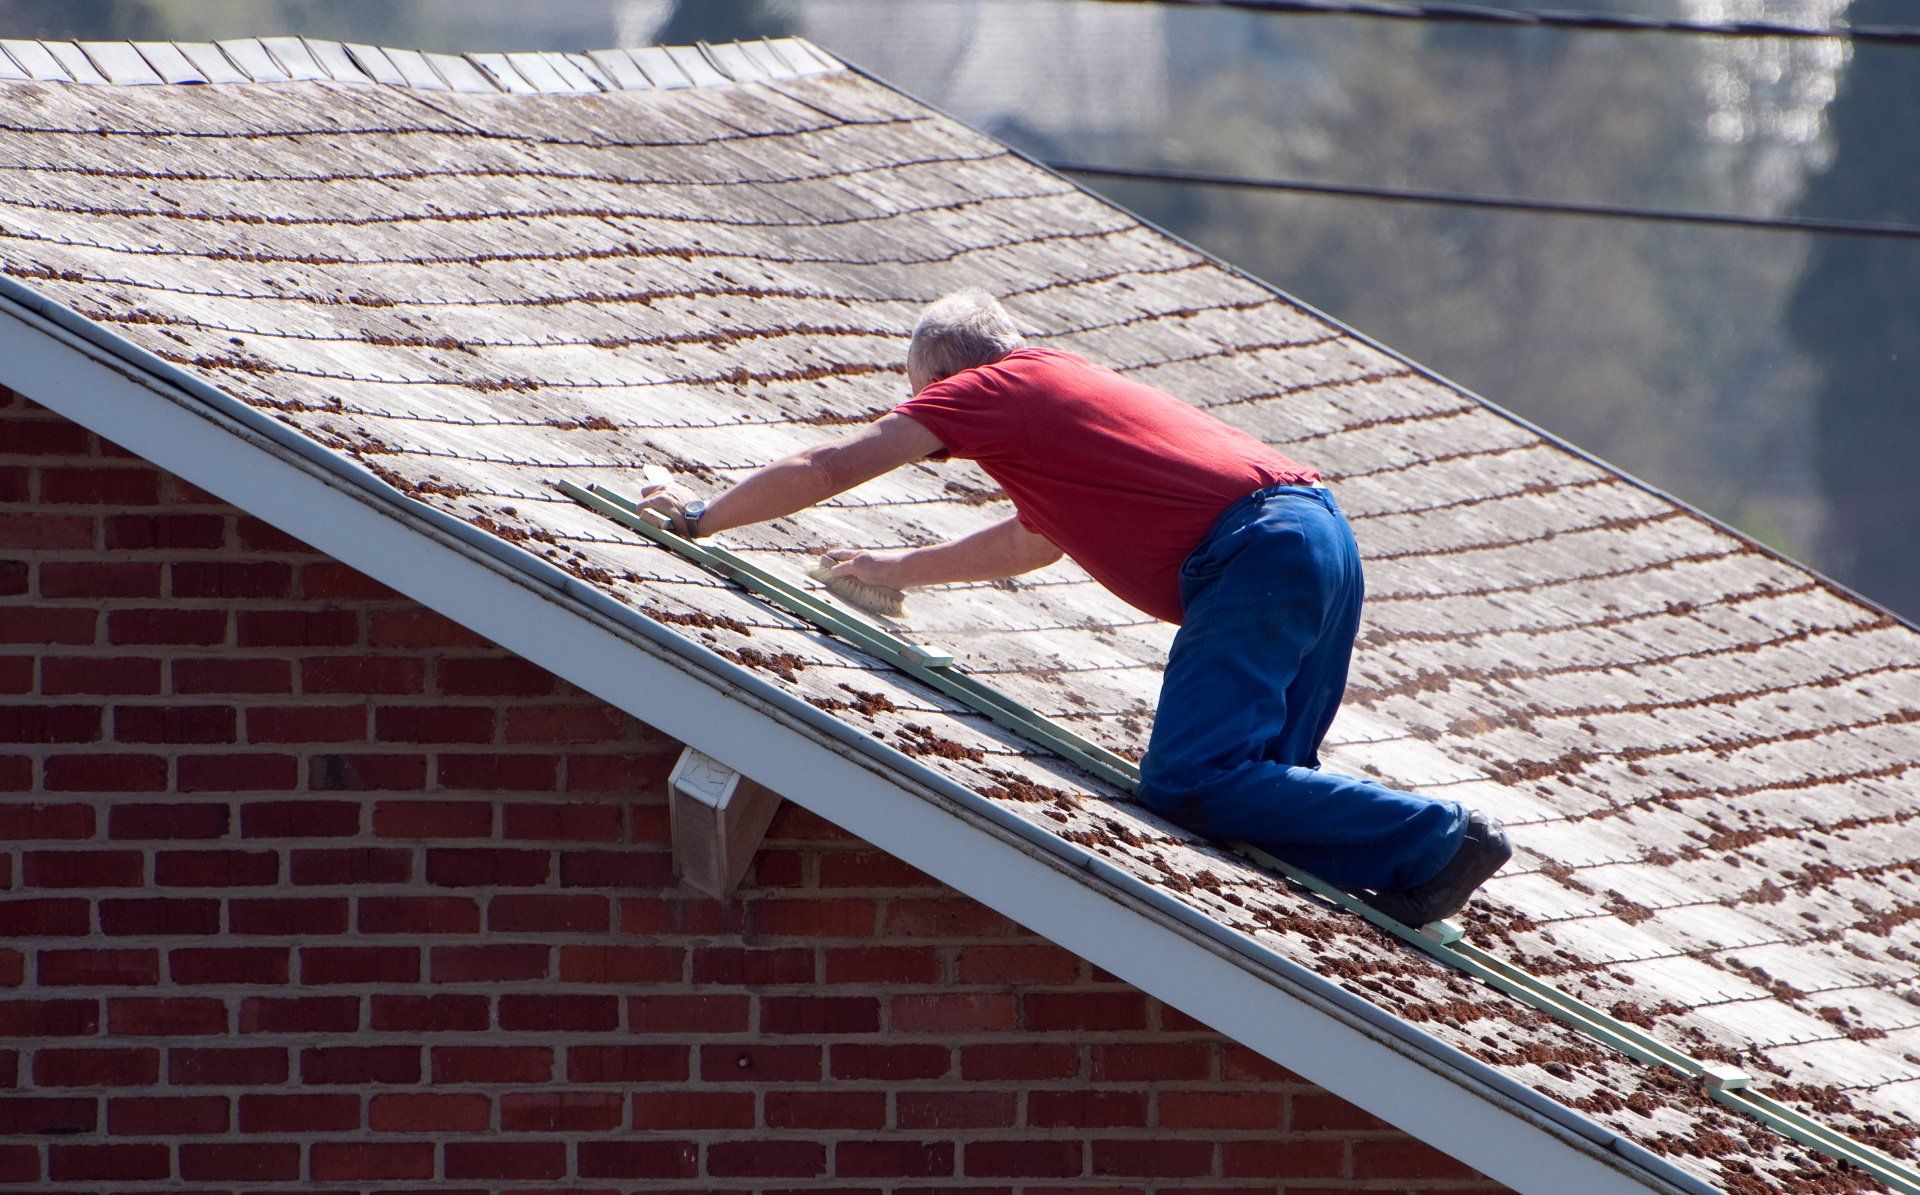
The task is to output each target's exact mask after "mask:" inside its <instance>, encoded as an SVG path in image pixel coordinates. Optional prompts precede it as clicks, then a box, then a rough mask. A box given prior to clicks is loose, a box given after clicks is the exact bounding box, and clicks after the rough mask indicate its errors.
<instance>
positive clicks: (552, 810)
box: [500, 715, 620, 842]
mask: <svg viewBox="0 0 1920 1195" xmlns="http://www.w3.org/2000/svg"><path fill="white" fill-rule="evenodd" d="M509 716H511V715H509ZM500 834H501V837H503V838H528V839H537V840H540V841H543V842H567V841H575V842H617V841H619V839H620V807H619V806H618V805H615V804H613V803H611V802H598V801H567V802H564V803H560V802H531V801H528V802H519V803H515V804H511V805H503V806H501V809H500Z"/></svg>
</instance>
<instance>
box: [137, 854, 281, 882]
mask: <svg viewBox="0 0 1920 1195" xmlns="http://www.w3.org/2000/svg"><path fill="white" fill-rule="evenodd" d="M279 880H280V852H278V851H155V852H154V854H153V882H154V883H155V884H159V885H162V886H166V887H175V888H240V887H249V886H258V885H263V884H274V883H278V882H279Z"/></svg>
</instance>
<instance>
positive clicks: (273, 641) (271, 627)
mask: <svg viewBox="0 0 1920 1195" xmlns="http://www.w3.org/2000/svg"><path fill="white" fill-rule="evenodd" d="M233 632H234V634H233V641H234V643H236V644H238V645H239V646H241V647H352V646H353V645H354V644H356V643H358V642H360V614H359V612H358V611H354V610H241V611H238V612H236V613H235V614H234V617H233Z"/></svg>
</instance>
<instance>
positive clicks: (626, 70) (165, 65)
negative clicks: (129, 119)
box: [0, 36, 847, 95]
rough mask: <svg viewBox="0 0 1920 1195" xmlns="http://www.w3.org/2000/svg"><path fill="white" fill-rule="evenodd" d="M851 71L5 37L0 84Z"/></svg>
mask: <svg viewBox="0 0 1920 1195" xmlns="http://www.w3.org/2000/svg"><path fill="white" fill-rule="evenodd" d="M846 69H847V67H846V64H845V63H843V62H841V61H840V60H839V59H838V58H835V57H834V56H833V55H831V54H829V53H827V52H826V51H824V50H822V49H821V48H820V47H818V46H816V45H814V44H813V43H812V42H810V41H808V40H806V39H805V38H802V37H783V38H760V39H758V40H756V41H735V42H715V43H711V44H709V43H707V42H701V43H699V44H697V45H691V46H635V47H620V48H614V49H606V50H590V51H586V52H574V51H561V50H516V51H506V52H489V51H473V52H469V53H465V54H447V53H438V52H434V51H422V50H406V49H398V48H394V47H386V46H372V45H362V44H360V43H355V42H341V41H334V40H331V39H323V38H306V37H295V36H279V37H248V38H229V39H226V40H223V41H217V42H184V41H62V40H58V39H45V40H36V39H23V38H0V80H20V81H25V80H33V81H38V82H51V83H76V84H81V85H85V86H150V85H154V84H163V83H170V84H202V83H206V84H211V83H227V84H232V83H294V82H308V81H316V82H323V83H341V84H351V85H359V86H369V85H372V86H387V87H416V88H420V89H422V90H428V91H464V92H474V93H481V94H489V93H491V94H530V93H538V94H547V95H585V94H597V93H599V92H602V91H652V90H667V89H678V88H687V87H733V86H738V85H740V84H744V83H759V82H766V81H769V80H775V79H792V78H798V77H800V76H802V75H821V74H833V73H837V72H839V71H844V70H846Z"/></svg>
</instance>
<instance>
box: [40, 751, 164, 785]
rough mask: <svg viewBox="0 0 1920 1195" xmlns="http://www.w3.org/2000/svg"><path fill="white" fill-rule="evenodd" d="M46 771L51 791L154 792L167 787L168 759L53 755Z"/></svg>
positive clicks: (159, 757) (150, 756) (147, 756)
mask: <svg viewBox="0 0 1920 1195" xmlns="http://www.w3.org/2000/svg"><path fill="white" fill-rule="evenodd" d="M45 770H46V783H47V790H48V791H49V792H83V793H112V792H125V793H152V792H163V791H165V789H166V787H167V761H166V760H165V759H164V758H163V757H161V756H158V755H52V756H48V757H47V761H46V764H45Z"/></svg>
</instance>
